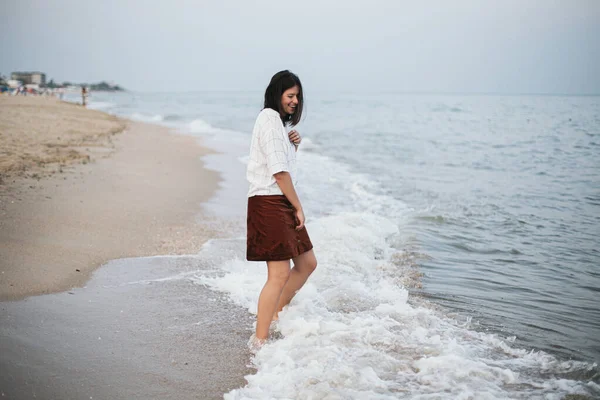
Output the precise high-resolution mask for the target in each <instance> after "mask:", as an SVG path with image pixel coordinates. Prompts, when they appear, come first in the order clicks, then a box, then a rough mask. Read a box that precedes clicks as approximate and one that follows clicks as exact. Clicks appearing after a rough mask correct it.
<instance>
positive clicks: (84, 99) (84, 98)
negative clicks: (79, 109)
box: [81, 86, 88, 107]
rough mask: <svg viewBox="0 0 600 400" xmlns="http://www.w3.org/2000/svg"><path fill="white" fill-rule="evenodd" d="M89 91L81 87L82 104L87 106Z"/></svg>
mask: <svg viewBox="0 0 600 400" xmlns="http://www.w3.org/2000/svg"><path fill="white" fill-rule="evenodd" d="M87 97H88V90H87V88H86V87H85V86H82V87H81V104H82V105H83V106H84V107H85V106H87Z"/></svg>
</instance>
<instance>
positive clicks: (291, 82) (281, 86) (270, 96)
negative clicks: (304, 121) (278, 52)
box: [265, 69, 304, 126]
mask: <svg viewBox="0 0 600 400" xmlns="http://www.w3.org/2000/svg"><path fill="white" fill-rule="evenodd" d="M294 86H298V89H299V90H298V106H297V107H296V112H294V114H286V115H284V116H282V117H281V120H282V121H283V123H284V124H289V125H291V126H296V125H298V123H299V122H300V118H301V117H302V109H303V108H304V95H303V93H302V83H300V78H298V76H297V75H296V74H294V73H292V72H290V71H288V70H287V69H286V70H284V71H279V72H278V73H276V74H275V75H273V77H272V78H271V82H270V83H269V86H267V90H265V108H271V109H273V110H275V111H277V112H278V113H279V115H281V114H282V110H281V96H283V93H284V92H285V91H286V90H288V89H290V88H293V87H294Z"/></svg>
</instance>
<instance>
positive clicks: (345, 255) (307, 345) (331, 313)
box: [190, 212, 600, 400]
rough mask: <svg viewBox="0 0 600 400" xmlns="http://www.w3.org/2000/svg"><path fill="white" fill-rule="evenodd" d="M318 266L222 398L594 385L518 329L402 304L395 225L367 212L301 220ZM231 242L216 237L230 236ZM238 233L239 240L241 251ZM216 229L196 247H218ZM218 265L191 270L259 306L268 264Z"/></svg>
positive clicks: (503, 393)
mask: <svg viewBox="0 0 600 400" xmlns="http://www.w3.org/2000/svg"><path fill="white" fill-rule="evenodd" d="M308 229H309V231H310V233H311V237H312V238H313V242H314V243H315V252H316V254H317V258H318V260H319V267H318V268H317V270H316V271H315V273H314V274H313V276H312V277H311V278H310V280H309V281H308V282H307V284H306V285H305V287H304V288H303V289H302V290H301V291H300V292H299V293H298V295H297V296H296V298H295V299H294V300H293V301H292V303H291V304H290V306H289V307H287V308H286V309H285V310H284V311H283V312H282V313H281V314H280V322H279V325H278V334H279V339H278V340H273V341H271V342H269V343H268V344H267V345H266V346H265V347H263V348H262V349H261V350H260V351H259V352H258V353H257V354H256V355H255V357H254V358H253V359H252V364H253V365H254V367H255V368H256V370H257V372H256V374H255V375H252V376H248V377H247V381H248V384H247V385H246V386H245V387H243V388H240V389H236V390H233V391H231V392H230V393H228V394H226V395H225V398H226V399H229V400H233V399H263V398H354V399H394V398H398V397H410V398H415V399H419V398H423V399H425V398H440V399H457V398H465V399H467V398H477V399H497V398H515V397H516V398H528V399H529V398H549V399H550V398H556V399H560V398H562V397H564V395H567V394H587V395H593V394H600V386H598V385H597V384H596V383H594V382H592V381H588V382H586V381H584V380H578V379H581V378H577V377H581V376H589V375H590V371H592V374H593V373H594V371H596V372H595V373H596V374H597V366H596V365H592V364H588V363H584V362H576V361H568V362H561V361H559V360H557V359H556V358H554V357H553V356H551V355H549V354H546V353H544V352H534V351H528V350H525V349H519V348H515V347H513V345H512V342H513V341H514V337H501V336H498V335H494V334H489V333H486V332H480V331H477V330H474V329H473V328H472V327H471V325H470V322H469V321H466V322H465V321H462V322H461V321H458V320H455V319H453V318H450V317H448V316H446V315H444V313H443V312H442V311H440V310H435V309H433V308H428V307H425V306H423V305H422V304H411V303H409V301H408V299H409V292H408V290H407V289H406V287H405V286H404V285H401V284H399V283H398V280H397V279H398V278H401V276H402V275H403V274H404V270H403V269H402V268H398V267H399V264H402V260H403V259H405V258H403V257H402V253H403V251H402V250H398V248H397V247H396V246H393V247H392V246H390V243H389V241H390V238H391V237H394V236H395V235H397V234H398V227H397V226H396V225H395V224H393V223H391V222H390V221H389V220H387V219H385V218H383V217H381V216H377V215H374V214H370V213H356V212H347V213H340V214H338V215H332V216H327V217H322V218H318V219H316V220H315V221H313V222H311V223H309V224H308ZM233 244H235V241H231V240H229V241H226V242H223V245H224V246H226V247H231V246H232V245H233ZM244 245H245V242H244V240H243V239H238V240H237V244H236V246H237V247H238V254H243V249H244ZM220 247H221V243H220V242H219V241H218V240H215V241H213V242H212V243H211V246H209V247H207V248H206V249H204V251H203V252H202V253H201V254H200V257H203V256H204V257H210V254H214V255H215V256H214V257H217V255H218V254H223V253H224V252H225V251H224V249H221V248H220ZM221 269H222V272H221V273H216V274H215V273H213V274H206V273H198V274H196V275H195V276H192V277H190V279H191V280H192V281H193V282H194V283H196V284H201V285H206V286H208V287H210V288H212V289H213V290H217V291H220V292H223V293H226V294H227V295H228V296H229V298H230V299H231V300H232V301H233V302H235V303H236V304H238V305H240V306H243V307H245V308H247V309H248V310H249V312H251V313H253V314H255V313H256V307H257V302H258V295H259V293H260V290H261V288H262V285H263V284H264V282H265V280H266V269H265V268H264V266H263V265H260V266H259V265H257V263H250V262H246V261H243V260H241V259H239V258H229V259H225V260H222V262H221Z"/></svg>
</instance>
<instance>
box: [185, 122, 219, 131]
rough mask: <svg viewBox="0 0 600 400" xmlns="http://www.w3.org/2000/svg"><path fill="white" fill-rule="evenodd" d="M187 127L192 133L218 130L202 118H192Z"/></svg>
mask: <svg viewBox="0 0 600 400" xmlns="http://www.w3.org/2000/svg"><path fill="white" fill-rule="evenodd" d="M188 128H189V130H190V132H192V133H215V132H218V131H219V129H217V128H215V127H213V126H212V125H211V124H209V123H208V122H206V121H204V120H202V119H195V120H193V121H192V122H190V123H189V125H188Z"/></svg>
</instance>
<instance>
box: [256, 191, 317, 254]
mask: <svg viewBox="0 0 600 400" xmlns="http://www.w3.org/2000/svg"><path fill="white" fill-rule="evenodd" d="M247 221H248V234H247V240H246V259H247V260H248V261H282V260H290V259H292V258H294V257H297V256H299V255H300V254H302V253H305V252H307V251H309V250H311V249H312V248H313V245H312V243H311V242H310V238H309V237H308V232H307V231H306V227H304V228H302V229H301V230H299V231H297V230H296V226H298V224H297V222H296V215H295V210H294V207H293V206H292V204H291V203H290V202H289V200H288V199H287V198H286V197H285V196H283V195H272V196H252V197H249V198H248V220H247Z"/></svg>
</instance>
